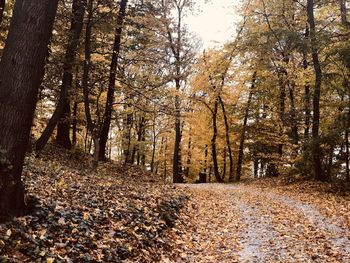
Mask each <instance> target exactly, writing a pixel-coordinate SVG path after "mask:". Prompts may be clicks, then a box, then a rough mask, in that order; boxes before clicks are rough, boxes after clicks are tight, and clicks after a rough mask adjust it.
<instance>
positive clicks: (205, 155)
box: [203, 145, 208, 174]
mask: <svg viewBox="0 0 350 263" xmlns="http://www.w3.org/2000/svg"><path fill="white" fill-rule="evenodd" d="M207 170H208V145H205V149H204V169H203V171H204V173H205V174H207Z"/></svg>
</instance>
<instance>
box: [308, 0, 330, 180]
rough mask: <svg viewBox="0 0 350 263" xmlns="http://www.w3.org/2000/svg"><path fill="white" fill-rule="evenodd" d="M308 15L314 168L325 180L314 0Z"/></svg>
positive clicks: (309, 6)
mask: <svg viewBox="0 0 350 263" xmlns="http://www.w3.org/2000/svg"><path fill="white" fill-rule="evenodd" d="M307 16H308V23H309V26H310V40H311V53H312V60H313V64H314V71H315V87H314V96H313V118H312V121H313V122H312V137H313V145H312V156H313V166H314V167H313V168H314V175H315V178H316V179H317V180H319V181H325V180H326V177H325V174H324V173H323V171H322V164H321V146H320V141H319V140H320V136H319V130H320V97H321V85H322V69H321V64H320V60H319V56H318V47H317V37H316V25H315V17H314V1H313V0H308V1H307Z"/></svg>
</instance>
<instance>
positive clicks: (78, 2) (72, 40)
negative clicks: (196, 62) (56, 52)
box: [35, 0, 86, 153]
mask: <svg viewBox="0 0 350 263" xmlns="http://www.w3.org/2000/svg"><path fill="white" fill-rule="evenodd" d="M85 1H86V0H74V1H73V7H72V10H73V11H72V12H73V15H72V21H71V28H70V35H69V41H68V46H67V50H66V56H65V60H64V65H63V77H62V86H61V91H60V97H59V100H58V104H57V107H56V109H55V111H54V113H53V115H52V117H51V119H50V120H49V123H48V124H47V126H46V128H45V130H44V132H43V133H42V135H41V136H40V138H39V139H38V141H37V142H36V145H35V149H36V151H37V152H38V153H39V152H40V151H41V150H42V149H43V148H44V147H45V145H46V143H47V142H48V140H49V138H50V137H51V135H52V132H53V130H54V129H55V127H56V125H57V122H58V121H59V120H60V119H61V117H62V116H63V114H64V112H65V109H66V104H67V100H68V99H69V90H70V88H71V86H72V79H73V76H72V70H73V66H74V62H75V57H76V53H77V50H78V45H79V39H80V34H81V31H82V28H83V20H84V13H85ZM68 135H69V133H68ZM68 139H69V138H68Z"/></svg>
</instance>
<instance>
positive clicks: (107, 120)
mask: <svg viewBox="0 0 350 263" xmlns="http://www.w3.org/2000/svg"><path fill="white" fill-rule="evenodd" d="M127 2H128V1H127V0H121V1H120V8H119V13H118V17H117V25H116V28H115V35H114V45H113V54H112V61H111V65H110V71H109V83H108V91H107V100H106V106H105V112H104V115H103V123H102V128H101V131H100V153H99V159H100V161H105V160H106V145H107V140H108V134H109V130H110V126H111V120H112V111H113V103H114V91H115V81H116V75H117V66H118V59H119V52H120V42H121V37H122V30H123V24H124V18H125V13H126V5H127Z"/></svg>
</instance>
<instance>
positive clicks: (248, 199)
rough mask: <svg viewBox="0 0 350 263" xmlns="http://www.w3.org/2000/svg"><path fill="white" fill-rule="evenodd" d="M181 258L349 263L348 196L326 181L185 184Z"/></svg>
mask: <svg viewBox="0 0 350 263" xmlns="http://www.w3.org/2000/svg"><path fill="white" fill-rule="evenodd" d="M182 188H183V189H184V190H185V191H186V192H188V193H189V195H190V196H191V197H190V200H191V202H190V205H189V206H188V209H187V212H186V213H185V214H183V215H182V217H184V218H185V219H186V221H187V222H191V223H189V224H187V225H186V226H184V228H187V229H188V230H187V231H185V230H184V231H182V235H181V237H180V239H179V240H178V241H177V243H178V244H179V245H178V251H179V252H180V255H182V262H350V198H349V196H340V195H339V194H338V193H331V192H328V191H327V190H328V189H331V188H329V187H327V186H325V185H324V184H317V183H308V182H302V183H296V184H290V185H278V184H276V183H275V181H270V180H263V181H258V182H255V183H252V184H239V185H223V184H216V185H213V184H207V185H187V186H183V187H182Z"/></svg>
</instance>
